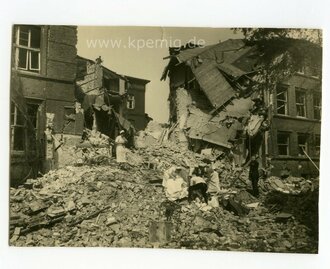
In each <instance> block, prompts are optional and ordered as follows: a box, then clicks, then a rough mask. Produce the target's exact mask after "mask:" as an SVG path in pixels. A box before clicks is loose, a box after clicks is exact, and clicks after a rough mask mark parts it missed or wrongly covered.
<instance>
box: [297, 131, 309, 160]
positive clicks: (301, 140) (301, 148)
mask: <svg viewBox="0 0 330 269" xmlns="http://www.w3.org/2000/svg"><path fill="white" fill-rule="evenodd" d="M304 152H306V153H307V154H308V135H307V134H298V155H299V156H305V153H304Z"/></svg>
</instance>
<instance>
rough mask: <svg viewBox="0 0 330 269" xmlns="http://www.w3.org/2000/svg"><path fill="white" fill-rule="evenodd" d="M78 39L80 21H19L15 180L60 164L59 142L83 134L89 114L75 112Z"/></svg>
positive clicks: (13, 89)
mask: <svg viewBox="0 0 330 269" xmlns="http://www.w3.org/2000/svg"><path fill="white" fill-rule="evenodd" d="M76 43H77V29H76V27H75V26H44V25H15V26H14V27H13V40H12V56H13V57H12V59H13V60H12V72H11V95H10V98H11V106H10V110H11V118H10V124H11V133H10V150H11V151H10V152H11V159H10V178H11V182H12V183H14V182H16V183H17V181H22V180H24V179H26V178H28V177H34V176H36V175H37V174H38V172H41V173H44V172H46V171H48V170H50V169H53V168H56V159H57V158H58V156H57V152H56V151H55V148H56V146H57V145H58V144H60V143H63V141H66V142H67V143H70V141H71V140H75V139H76V138H77V137H80V136H81V133H82V127H83V115H82V114H81V115H80V117H79V114H76V113H75V96H74V88H75V82H74V80H75V77H76V56H77V50H76ZM72 114H75V115H74V116H72ZM55 144H56V145H55Z"/></svg>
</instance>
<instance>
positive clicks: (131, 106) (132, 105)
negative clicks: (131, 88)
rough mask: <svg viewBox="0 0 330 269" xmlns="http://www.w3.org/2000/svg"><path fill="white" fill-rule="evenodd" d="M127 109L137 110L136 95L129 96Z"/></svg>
mask: <svg viewBox="0 0 330 269" xmlns="http://www.w3.org/2000/svg"><path fill="white" fill-rule="evenodd" d="M127 108H128V109H134V108H135V97H134V95H131V94H130V95H128V96H127Z"/></svg>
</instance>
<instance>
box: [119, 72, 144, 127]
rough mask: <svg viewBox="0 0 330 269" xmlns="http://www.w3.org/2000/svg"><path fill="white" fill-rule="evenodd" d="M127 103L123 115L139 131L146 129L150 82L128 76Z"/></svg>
mask: <svg viewBox="0 0 330 269" xmlns="http://www.w3.org/2000/svg"><path fill="white" fill-rule="evenodd" d="M128 80H129V84H130V86H129V88H128V90H127V98H126V104H125V106H124V107H123V116H124V117H125V118H126V119H127V120H129V121H130V122H131V123H132V125H133V126H134V127H135V129H136V130H137V131H139V130H143V129H145V127H146V126H147V124H148V119H147V117H146V114H145V91H146V84H147V83H148V82H149V81H148V80H144V79H137V78H132V77H128Z"/></svg>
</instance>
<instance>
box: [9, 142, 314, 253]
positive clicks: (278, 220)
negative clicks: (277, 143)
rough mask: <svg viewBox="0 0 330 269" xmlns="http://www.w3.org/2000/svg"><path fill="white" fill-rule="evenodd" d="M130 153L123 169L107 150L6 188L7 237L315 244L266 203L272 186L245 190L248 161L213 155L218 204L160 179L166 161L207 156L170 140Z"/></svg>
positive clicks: (302, 247)
mask: <svg viewBox="0 0 330 269" xmlns="http://www.w3.org/2000/svg"><path fill="white" fill-rule="evenodd" d="M131 156H132V158H133V159H134V158H135V157H139V158H138V161H136V163H134V162H132V163H129V165H128V166H127V167H125V168H123V169H119V167H118V165H117V164H116V162H115V160H114V159H113V158H111V157H109V161H108V163H107V164H89V165H87V164H86V163H84V164H79V165H76V166H67V167H64V168H61V169H58V170H54V171H51V172H49V173H48V174H46V175H44V176H43V177H40V178H37V179H29V180H28V181H27V182H26V183H25V184H24V185H22V186H20V187H19V188H17V189H16V188H11V190H10V244H11V245H14V246H103V247H104V246H111V247H162V248H189V249H214V250H235V251H267V252H312V253H315V252H317V239H315V238H314V237H313V236H310V230H311V228H309V226H308V224H304V223H302V222H301V221H300V219H299V218H298V217H296V215H295V214H294V213H293V212H289V213H286V211H285V210H286V208H285V207H283V208H277V211H274V210H272V209H271V208H270V206H269V200H267V199H268V195H269V193H270V192H273V191H265V192H263V193H262V194H261V196H260V197H259V198H258V199H256V198H254V197H253V196H252V195H250V194H249V193H248V192H247V191H246V188H247V186H246V185H245V184H243V182H246V183H247V184H248V182H247V171H246V169H237V168H233V167H232V165H231V163H229V162H228V161H227V160H226V159H223V160H219V161H217V165H218V166H217V169H218V170H219V171H222V173H221V174H220V185H221V188H222V189H221V193H220V194H219V204H220V207H210V206H209V207H208V208H206V207H201V206H200V204H198V203H197V202H192V203H188V201H187V200H185V199H184V200H182V201H174V202H171V201H168V200H167V198H166V197H165V193H164V189H163V187H162V184H161V182H162V177H163V172H164V171H165V170H166V169H168V167H170V166H172V165H176V166H178V165H182V166H183V167H189V166H191V165H198V164H200V162H202V160H203V158H205V156H202V155H198V154H197V155H196V154H194V153H192V152H182V151H181V150H179V149H177V148H175V147H174V146H171V144H166V145H159V144H155V145H154V146H152V147H148V148H143V149H138V150H136V151H135V152H131ZM142 156H143V157H142ZM236 177H240V178H241V179H240V180H237V181H236V183H235V184H232V182H233V180H234V179H235V178H236ZM243 186H244V188H242V187H243ZM263 186H264V188H265V189H266V186H267V184H266V183H263ZM276 192H278V191H276ZM281 194H282V193H281ZM284 194H285V195H290V196H292V195H291V194H286V193H284ZM301 203H302V204H303V203H304V201H303V200H302V201H301ZM297 205H298V204H297ZM297 205H296V206H295V205H294V204H290V206H292V207H293V208H297ZM300 206H301V204H299V207H300ZM296 210H297V211H298V210H299V208H297V209H296ZM164 231H165V235H164V234H163V233H164Z"/></svg>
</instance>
